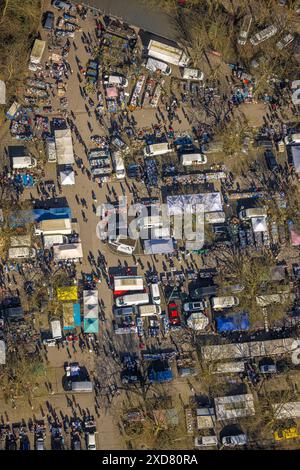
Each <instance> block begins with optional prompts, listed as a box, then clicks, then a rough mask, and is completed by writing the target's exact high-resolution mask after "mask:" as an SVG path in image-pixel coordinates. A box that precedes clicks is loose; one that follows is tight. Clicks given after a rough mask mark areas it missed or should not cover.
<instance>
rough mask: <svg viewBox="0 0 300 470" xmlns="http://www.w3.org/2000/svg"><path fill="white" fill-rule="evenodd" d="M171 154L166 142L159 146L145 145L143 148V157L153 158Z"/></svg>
mask: <svg viewBox="0 0 300 470" xmlns="http://www.w3.org/2000/svg"><path fill="white" fill-rule="evenodd" d="M170 152H172V149H170V147H169V144H168V142H163V143H161V144H153V145H146V147H145V148H144V156H145V157H153V156H157V155H165V154H166V153H170Z"/></svg>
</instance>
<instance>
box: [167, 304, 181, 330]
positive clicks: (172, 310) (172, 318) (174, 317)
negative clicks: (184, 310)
mask: <svg viewBox="0 0 300 470" xmlns="http://www.w3.org/2000/svg"><path fill="white" fill-rule="evenodd" d="M168 313H169V323H170V326H171V327H172V326H181V320H180V316H179V312H178V305H177V304H174V303H171V304H169V305H168Z"/></svg>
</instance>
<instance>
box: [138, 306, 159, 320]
mask: <svg viewBox="0 0 300 470" xmlns="http://www.w3.org/2000/svg"><path fill="white" fill-rule="evenodd" d="M139 314H140V315H141V317H152V316H154V315H160V314H161V308H160V306H159V305H154V304H152V305H151V304H148V305H141V306H140V307H139Z"/></svg>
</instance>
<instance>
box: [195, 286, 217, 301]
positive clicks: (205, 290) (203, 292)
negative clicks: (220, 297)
mask: <svg viewBox="0 0 300 470" xmlns="http://www.w3.org/2000/svg"><path fill="white" fill-rule="evenodd" d="M217 290H218V289H217V286H205V287H197V288H196V289H194V290H193V291H191V292H190V296H191V299H193V300H198V299H201V298H202V297H212V296H213V295H216V293H217Z"/></svg>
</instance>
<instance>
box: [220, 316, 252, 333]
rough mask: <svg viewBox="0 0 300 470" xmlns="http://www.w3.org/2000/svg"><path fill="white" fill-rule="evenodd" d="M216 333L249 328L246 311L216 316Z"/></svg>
mask: <svg viewBox="0 0 300 470" xmlns="http://www.w3.org/2000/svg"><path fill="white" fill-rule="evenodd" d="M216 324H217V331H218V333H224V332H228V331H244V330H249V328H250V322H249V317H248V314H247V313H236V314H234V315H232V316H220V317H216Z"/></svg>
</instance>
